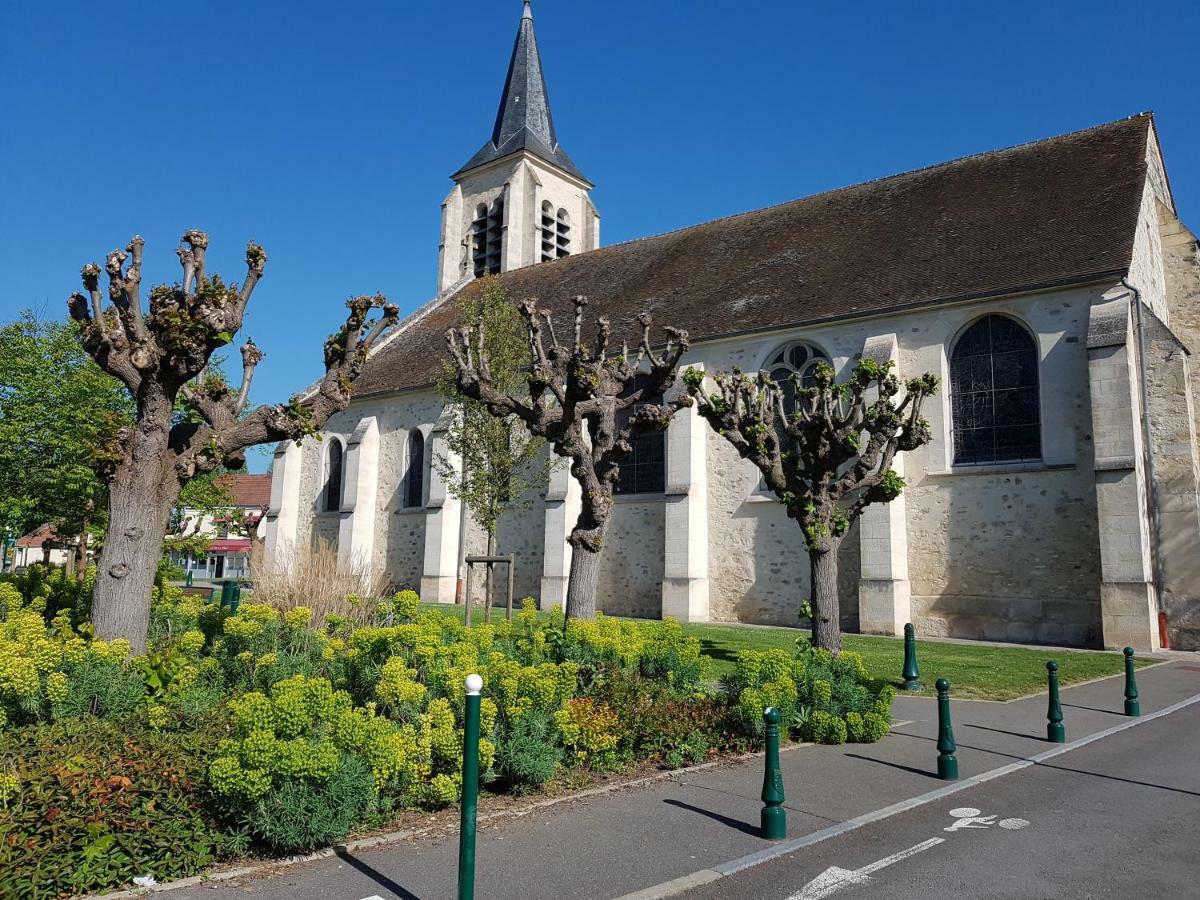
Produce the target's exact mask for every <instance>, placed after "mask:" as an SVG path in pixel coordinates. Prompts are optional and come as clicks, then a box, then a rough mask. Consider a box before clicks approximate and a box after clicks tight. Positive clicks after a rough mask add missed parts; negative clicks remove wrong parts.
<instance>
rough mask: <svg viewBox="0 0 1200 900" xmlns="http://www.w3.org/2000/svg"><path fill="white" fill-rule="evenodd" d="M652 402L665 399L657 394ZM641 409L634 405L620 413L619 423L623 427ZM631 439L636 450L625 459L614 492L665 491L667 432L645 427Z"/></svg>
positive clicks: (648, 492) (657, 492) (645, 492)
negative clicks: (648, 429) (645, 428)
mask: <svg viewBox="0 0 1200 900" xmlns="http://www.w3.org/2000/svg"><path fill="white" fill-rule="evenodd" d="M650 402H651V403H661V402H662V398H661V397H656V398H654V399H653V400H651V401H650ZM636 410H637V406H633V407H631V408H630V409H627V410H625V411H623V412H620V413H617V426H618V427H623V426H624V425H625V423H626V422H628V421H629V417H630V416H632V415H633V413H634V412H635V411H636ZM630 443H631V444H632V445H633V452H631V453H630V454H629V455H628V456H626V457H625V459H623V460H622V461H621V477H620V479H619V480H618V481H617V483H616V484H615V485H614V486H613V493H614V494H661V493H662V492H663V491H665V490H666V489H667V433H666V432H665V431H644V432H642V433H641V434H639V435H638V436H637V437H635V438H634V439H633V440H632V441H630Z"/></svg>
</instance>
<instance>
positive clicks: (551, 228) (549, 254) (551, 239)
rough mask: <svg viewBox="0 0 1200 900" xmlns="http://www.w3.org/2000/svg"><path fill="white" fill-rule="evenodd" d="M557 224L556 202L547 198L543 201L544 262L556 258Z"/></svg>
mask: <svg viewBox="0 0 1200 900" xmlns="http://www.w3.org/2000/svg"><path fill="white" fill-rule="evenodd" d="M555 224H556V218H555V215H554V204H553V203H551V202H550V201H549V200H545V201H543V202H542V262H549V261H550V260H552V259H554V245H555V234H554V233H555V230H556V228H555Z"/></svg>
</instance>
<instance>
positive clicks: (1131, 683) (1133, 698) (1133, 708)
mask: <svg viewBox="0 0 1200 900" xmlns="http://www.w3.org/2000/svg"><path fill="white" fill-rule="evenodd" d="M1141 714H1142V705H1141V704H1140V703H1139V702H1138V689H1137V679H1136V678H1134V677H1133V648H1132V647H1126V648H1125V715H1127V716H1140V715H1141Z"/></svg>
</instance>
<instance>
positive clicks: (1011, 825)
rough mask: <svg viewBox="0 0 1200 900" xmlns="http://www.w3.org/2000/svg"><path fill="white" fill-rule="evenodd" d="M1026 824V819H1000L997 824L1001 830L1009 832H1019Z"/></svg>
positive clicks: (1027, 821)
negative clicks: (1004, 829)
mask: <svg viewBox="0 0 1200 900" xmlns="http://www.w3.org/2000/svg"><path fill="white" fill-rule="evenodd" d="M1028 824H1029V820H1028V819H1001V820H1000V822H999V825H1000V827H1001V828H1007V829H1008V830H1009V831H1020V830H1021V829H1022V828H1024V827H1025V826H1026V825H1028Z"/></svg>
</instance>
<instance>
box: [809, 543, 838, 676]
mask: <svg viewBox="0 0 1200 900" xmlns="http://www.w3.org/2000/svg"><path fill="white" fill-rule="evenodd" d="M840 546H841V541H829V542H827V543H826V545H825V546H823V547H822V548H821V549H819V550H809V552H808V558H809V562H810V563H811V568H812V610H813V616H812V633H813V646H814V647H823V648H825V649H826V650H829V651H830V652H832V653H833V654H835V655H836V654H838V653H841V652H842V623H841V604H840V603H839V602H838V548H839V547H840Z"/></svg>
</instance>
